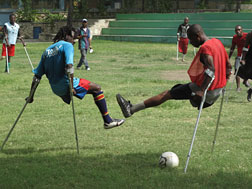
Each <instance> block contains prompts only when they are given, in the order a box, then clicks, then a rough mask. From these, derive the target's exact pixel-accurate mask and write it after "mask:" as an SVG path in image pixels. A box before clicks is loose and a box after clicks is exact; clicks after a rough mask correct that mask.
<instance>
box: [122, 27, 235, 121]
mask: <svg viewBox="0 0 252 189" xmlns="http://www.w3.org/2000/svg"><path fill="white" fill-rule="evenodd" d="M187 34H188V38H189V39H190V42H191V44H192V45H193V46H194V47H200V49H199V51H198V53H197V54H196V57H195V58H194V60H193V62H192V64H191V66H190V68H189V70H188V74H189V76H190V78H191V82H189V83H187V84H177V85H175V86H173V87H172V88H171V89H170V90H165V91H163V92H162V93H160V94H158V95H156V96H153V97H151V98H149V99H147V100H145V101H143V102H140V103H139V104H131V103H130V102H129V101H127V100H125V99H124V98H123V97H122V96H121V95H120V94H117V101H118V104H119V105H120V107H121V110H122V113H123V114H124V116H125V117H130V116H131V115H132V114H134V113H135V112H138V111H140V110H143V109H145V108H150V107H154V106H158V105H160V104H162V103H164V102H165V101H167V100H172V99H174V100H190V102H191V104H192V105H193V106H194V107H198V108H199V106H200V103H201V100H202V97H203V95H204V91H205V90H206V89H207V87H208V85H209V83H210V82H211V80H212V79H213V78H215V79H214V81H213V82H212V84H211V86H210V88H209V90H208V91H207V95H206V100H205V103H204V106H203V107H205V108H206V107H208V106H211V105H213V104H214V102H215V101H216V100H217V99H218V97H219V96H220V94H221V92H222V89H223V87H224V86H225V85H226V82H227V79H228V78H229V77H230V75H231V70H232V66H231V64H230V62H229V58H228V55H227V52H226V50H225V48H224V46H223V44H222V43H221V42H220V41H219V40H218V39H209V38H208V37H207V36H206V35H205V33H204V31H203V29H202V27H201V26H200V25H198V24H194V25H192V26H191V27H190V28H189V29H188V31H187Z"/></svg>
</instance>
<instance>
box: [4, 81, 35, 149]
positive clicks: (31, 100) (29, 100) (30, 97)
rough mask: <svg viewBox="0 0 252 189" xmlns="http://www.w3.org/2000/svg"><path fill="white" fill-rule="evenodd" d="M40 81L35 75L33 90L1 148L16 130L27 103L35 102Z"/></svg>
mask: <svg viewBox="0 0 252 189" xmlns="http://www.w3.org/2000/svg"><path fill="white" fill-rule="evenodd" d="M39 82H40V80H39V79H38V78H36V77H34V79H33V82H32V88H31V90H30V94H29V96H28V97H27V98H26V99H25V100H26V101H25V105H24V107H23V108H22V110H21V112H20V113H19V115H18V117H17V119H16V121H15V123H14V124H13V126H12V127H11V129H10V131H9V133H8V135H7V136H6V138H5V140H4V142H3V144H2V146H1V149H0V150H3V147H4V145H5V143H6V142H7V140H8V138H9V137H10V135H11V133H12V131H13V130H14V128H15V126H16V124H17V122H18V120H19V118H20V117H21V115H22V113H23V112H24V109H25V107H26V105H27V104H28V103H32V102H33V96H34V93H35V91H36V88H37V87H38V84H39Z"/></svg>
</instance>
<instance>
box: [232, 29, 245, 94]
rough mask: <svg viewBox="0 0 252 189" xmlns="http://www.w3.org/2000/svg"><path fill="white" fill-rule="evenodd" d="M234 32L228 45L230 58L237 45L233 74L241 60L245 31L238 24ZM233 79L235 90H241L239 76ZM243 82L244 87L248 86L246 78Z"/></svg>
mask: <svg viewBox="0 0 252 189" xmlns="http://www.w3.org/2000/svg"><path fill="white" fill-rule="evenodd" d="M235 33H236V35H234V36H233V39H232V46H231V47H230V52H229V58H231V56H232V54H233V52H234V50H235V47H236V46H237V57H236V58H235V65H234V67H235V73H234V74H235V75H236V72H237V70H238V69H239V67H240V61H241V56H242V48H243V47H244V45H245V41H246V36H247V33H245V32H243V30H242V26H240V25H237V26H235ZM235 79H236V86H237V88H236V90H237V91H238V92H239V91H240V90H241V88H240V77H239V76H236V78H235ZM243 84H244V85H245V86H246V87H249V83H248V80H244V81H243Z"/></svg>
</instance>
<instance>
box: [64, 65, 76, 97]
mask: <svg viewBox="0 0 252 189" xmlns="http://www.w3.org/2000/svg"><path fill="white" fill-rule="evenodd" d="M66 72H67V74H68V75H69V76H70V81H71V85H72V90H73V91H72V92H73V94H76V92H75V90H74V87H73V78H74V67H73V64H67V65H66Z"/></svg>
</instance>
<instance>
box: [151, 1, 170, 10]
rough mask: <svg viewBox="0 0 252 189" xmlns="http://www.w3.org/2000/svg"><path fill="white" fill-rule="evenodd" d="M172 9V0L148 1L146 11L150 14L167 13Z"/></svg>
mask: <svg viewBox="0 0 252 189" xmlns="http://www.w3.org/2000/svg"><path fill="white" fill-rule="evenodd" d="M171 8H172V1H171V0H146V9H147V11H148V12H156V13H167V12H170V11H171Z"/></svg>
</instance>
